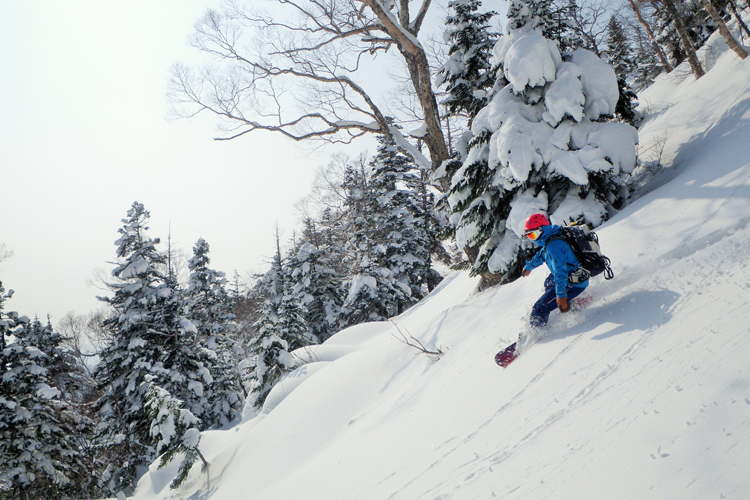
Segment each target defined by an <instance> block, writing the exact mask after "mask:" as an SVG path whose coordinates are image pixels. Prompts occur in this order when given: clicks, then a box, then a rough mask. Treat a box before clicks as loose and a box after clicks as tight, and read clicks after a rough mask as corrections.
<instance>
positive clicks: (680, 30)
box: [641, 0, 706, 79]
mask: <svg viewBox="0 0 750 500" xmlns="http://www.w3.org/2000/svg"><path fill="white" fill-rule="evenodd" d="M641 1H643V0H641ZM660 1H661V3H662V5H663V6H664V8H665V9H666V11H667V13H668V14H669V16H670V17H671V18H672V21H673V22H674V25H675V29H676V30H677V35H678V37H679V38H680V45H681V46H682V50H684V51H685V55H686V56H687V60H688V62H689V63H690V67H691V68H692V70H693V74H694V75H695V78H696V79H697V78H700V77H702V76H703V75H705V74H706V73H705V71H704V70H703V66H701V63H700V61H699V60H698V56H697V55H696V54H695V45H694V44H693V41H692V40H691V39H690V34H689V33H688V30H687V26H685V22H684V21H683V19H682V16H680V13H679V12H678V11H677V7H676V6H675V3H674V0H660Z"/></svg>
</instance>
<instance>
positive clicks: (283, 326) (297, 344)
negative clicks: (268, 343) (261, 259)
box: [275, 279, 318, 352]
mask: <svg viewBox="0 0 750 500" xmlns="http://www.w3.org/2000/svg"><path fill="white" fill-rule="evenodd" d="M304 316H305V308H304V306H303V305H302V302H301V300H300V296H299V295H298V294H297V293H296V292H295V291H294V290H293V287H292V284H291V282H290V281H289V279H286V280H284V285H283V293H282V296H281V302H279V308H278V311H277V318H278V321H277V322H276V325H275V326H276V335H277V336H278V337H279V338H281V339H282V340H284V341H286V342H287V345H288V347H289V349H288V350H289V352H292V351H295V350H297V349H299V348H301V347H305V346H307V345H311V344H317V343H318V339H316V338H314V337H312V335H311V334H310V330H309V328H308V326H307V323H306V322H305V318H304Z"/></svg>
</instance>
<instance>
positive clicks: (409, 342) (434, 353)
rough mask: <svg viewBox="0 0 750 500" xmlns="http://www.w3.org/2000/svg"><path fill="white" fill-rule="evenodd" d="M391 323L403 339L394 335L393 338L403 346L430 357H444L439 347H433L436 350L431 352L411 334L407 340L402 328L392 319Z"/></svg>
mask: <svg viewBox="0 0 750 500" xmlns="http://www.w3.org/2000/svg"><path fill="white" fill-rule="evenodd" d="M389 321H390V322H391V323H393V326H395V327H396V330H398V333H399V334H400V335H401V338H398V337H396V336H395V335H393V338H395V339H396V340H398V341H399V342H401V343H403V344H406V345H408V346H409V347H413V348H414V349H416V350H418V351H420V352H422V353H424V354H429V355H430V356H437V357H438V359H440V356H442V355H443V351H442V349H440V348H439V347H437V346H433V348H434V349H435V350H434V351H430V350H429V349H427V348H426V347H425V346H424V344H422V342H420V341H419V340H418V339H415V338H414V337H413V336H412V335H411V334H409V337H408V338H407V337H406V335H405V334H404V332H402V331H401V328H400V327H399V326H398V325H397V324H396V322H395V321H393V320H392V319H391V320H389ZM407 333H408V332H407Z"/></svg>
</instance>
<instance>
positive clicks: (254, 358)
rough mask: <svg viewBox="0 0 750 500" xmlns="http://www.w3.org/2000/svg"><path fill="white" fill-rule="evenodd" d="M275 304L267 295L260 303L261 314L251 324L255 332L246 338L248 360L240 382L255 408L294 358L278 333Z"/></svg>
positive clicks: (289, 369) (292, 364) (293, 363)
mask: <svg viewBox="0 0 750 500" xmlns="http://www.w3.org/2000/svg"><path fill="white" fill-rule="evenodd" d="M278 322H279V317H278V306H275V305H274V303H273V301H271V300H270V299H268V300H266V301H265V302H264V304H263V308H262V313H261V318H260V320H258V322H257V323H255V325H253V328H254V329H255V330H256V331H257V332H258V333H257V336H255V337H254V338H253V340H252V341H251V342H250V353H251V362H250V363H249V364H248V365H247V368H246V374H245V377H244V380H243V381H244V383H245V384H246V385H247V391H248V392H249V393H251V394H253V395H254V397H255V403H254V406H255V409H256V410H260V409H262V408H263V403H265V401H266V398H267V397H268V393H270V392H271V389H273V386H274V385H276V383H277V382H278V381H279V379H280V378H281V377H282V375H284V374H285V373H287V372H289V371H291V370H292V369H293V368H294V367H295V366H296V362H295V361H294V358H292V355H291V354H289V353H290V351H291V349H290V347H289V342H287V341H286V340H284V339H282V338H280V337H279V335H278V333H279V329H278Z"/></svg>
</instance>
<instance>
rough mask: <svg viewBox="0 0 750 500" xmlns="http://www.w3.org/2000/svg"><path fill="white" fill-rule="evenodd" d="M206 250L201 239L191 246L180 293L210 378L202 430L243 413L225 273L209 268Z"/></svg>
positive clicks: (237, 354)
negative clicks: (186, 278) (186, 279)
mask: <svg viewBox="0 0 750 500" xmlns="http://www.w3.org/2000/svg"><path fill="white" fill-rule="evenodd" d="M209 249H210V247H209V245H208V243H207V242H206V241H205V240H204V239H203V238H200V239H199V240H198V241H197V242H196V244H195V245H194V246H193V257H192V258H191V259H190V260H189V261H188V268H189V270H190V280H189V283H188V286H187V288H186V289H185V292H184V294H183V296H184V300H185V308H186V315H187V318H188V319H189V320H190V321H191V322H192V323H193V324H194V325H195V326H196V328H197V330H198V334H197V340H198V343H199V344H200V345H201V346H202V347H203V348H204V351H203V353H204V356H203V358H202V361H203V363H204V364H205V366H206V367H207V368H208V370H209V372H210V374H211V379H212V381H211V382H210V383H209V384H208V385H207V387H206V388H205V397H206V403H205V406H206V408H205V411H204V412H203V414H202V415H201V418H202V428H203V429H212V428H220V427H223V426H225V425H227V424H229V423H230V422H232V421H233V420H234V419H235V418H236V417H237V415H239V412H240V411H241V410H242V388H241V385H240V372H239V369H238V368H237V366H238V363H239V358H240V356H239V351H241V348H240V346H239V345H237V343H236V342H235V341H234V340H233V338H232V333H233V332H232V331H233V330H235V329H236V328H237V325H236V324H235V323H234V319H235V315H234V314H233V313H232V312H231V309H232V301H231V299H230V297H229V294H228V293H227V291H226V289H225V288H224V287H225V285H226V282H227V280H226V277H225V275H224V273H222V272H219V271H215V270H213V269H211V268H209V267H208V266H209V264H210V262H211V260H210V258H209V256H208V253H209Z"/></svg>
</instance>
